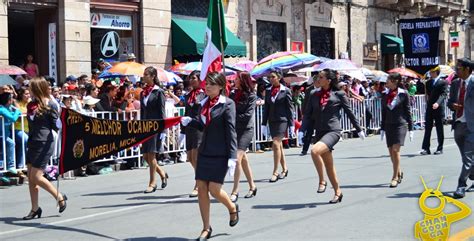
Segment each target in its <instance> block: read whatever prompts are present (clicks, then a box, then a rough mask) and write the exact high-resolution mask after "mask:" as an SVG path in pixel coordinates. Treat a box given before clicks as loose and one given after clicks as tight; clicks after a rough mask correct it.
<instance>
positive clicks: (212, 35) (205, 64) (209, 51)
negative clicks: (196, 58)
mask: <svg viewBox="0 0 474 241" xmlns="http://www.w3.org/2000/svg"><path fill="white" fill-rule="evenodd" d="M225 30H226V29H225V21H224V6H223V5H222V0H210V3H209V13H208V15H207V28H206V48H205V49H204V55H203V59H202V68H201V76H200V79H201V80H204V79H205V78H206V75H207V73H209V72H213V71H217V72H220V71H221V70H222V54H223V52H224V50H225V48H226V47H227V36H226V32H225ZM202 84H204V85H205V83H204V81H203V82H202Z"/></svg>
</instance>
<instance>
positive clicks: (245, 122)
mask: <svg viewBox="0 0 474 241" xmlns="http://www.w3.org/2000/svg"><path fill="white" fill-rule="evenodd" d="M229 97H230V98H231V99H234V97H235V92H232V93H231V94H230V96H229ZM256 102H257V95H255V93H253V92H251V93H250V94H249V95H247V94H243V96H242V98H241V99H240V101H239V102H238V103H235V110H236V118H235V129H236V130H247V129H252V128H253V127H254V125H255V123H254V116H255V105H256Z"/></svg>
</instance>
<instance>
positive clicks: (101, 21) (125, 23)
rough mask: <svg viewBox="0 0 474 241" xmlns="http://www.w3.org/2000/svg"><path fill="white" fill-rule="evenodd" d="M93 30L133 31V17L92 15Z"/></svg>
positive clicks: (103, 14) (105, 14)
mask: <svg viewBox="0 0 474 241" xmlns="http://www.w3.org/2000/svg"><path fill="white" fill-rule="evenodd" d="M91 28H104V29H117V30H132V16H129V15H116V14H109V13H91Z"/></svg>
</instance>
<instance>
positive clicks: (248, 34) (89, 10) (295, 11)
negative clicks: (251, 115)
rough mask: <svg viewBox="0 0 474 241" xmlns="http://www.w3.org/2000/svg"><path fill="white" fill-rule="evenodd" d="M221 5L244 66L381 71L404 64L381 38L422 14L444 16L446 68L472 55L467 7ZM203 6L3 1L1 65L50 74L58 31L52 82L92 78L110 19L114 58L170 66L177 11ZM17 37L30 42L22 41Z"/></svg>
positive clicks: (448, 0) (253, 0)
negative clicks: (298, 54)
mask: <svg viewBox="0 0 474 241" xmlns="http://www.w3.org/2000/svg"><path fill="white" fill-rule="evenodd" d="M223 2H224V10H225V14H226V26H227V28H228V29H229V30H230V31H231V32H233V33H234V34H235V35H236V36H237V37H238V38H239V39H240V40H241V41H242V42H243V43H244V44H245V45H246V47H247V56H246V57H245V58H247V59H251V60H255V61H256V60H258V59H260V58H261V57H262V56H264V55H266V54H269V53H272V52H274V51H286V50H293V49H300V50H303V51H307V52H311V53H313V54H315V55H318V56H324V57H330V58H350V59H352V60H353V61H354V62H356V63H358V64H361V65H364V66H366V67H368V68H371V69H386V68H388V67H391V66H395V65H396V64H397V62H398V63H399V62H400V61H401V59H400V57H401V56H400V55H384V54H383V53H382V51H381V35H382V34H389V35H392V36H394V37H397V36H400V33H399V31H398V25H397V20H398V19H403V18H414V17H417V16H420V15H422V16H442V17H443V26H442V30H441V31H440V42H439V43H440V46H441V47H440V55H441V61H442V63H446V62H447V61H448V60H449V59H451V60H452V59H456V58H459V57H463V56H467V57H471V58H473V57H474V28H473V24H474V17H473V15H474V14H472V9H473V6H472V5H473V3H472V2H473V1H472V0H223ZM179 3H181V5H179V6H178V5H177V4H179ZM191 3H192V4H194V5H192V4H191ZM208 3H209V1H208V0H186V1H181V0H179V1H178V0H130V1H109V0H44V1H38V0H37V1H35V0H2V1H0V63H6V64H18V63H19V59H20V57H21V55H24V54H26V53H27V51H30V52H31V53H32V54H33V55H34V56H35V59H36V60H37V62H38V64H39V66H40V72H41V73H42V74H45V75H48V74H49V73H50V69H51V64H52V63H51V51H50V47H51V41H49V39H48V38H49V37H51V36H50V35H51V31H48V27H50V24H51V23H54V24H55V30H56V31H55V33H57V34H55V37H56V38H55V42H54V43H55V44H56V46H55V48H56V51H55V52H54V54H55V57H56V59H55V63H53V64H55V68H56V71H57V73H56V75H57V76H59V77H58V79H59V80H61V79H62V78H64V77H65V76H67V75H70V74H74V75H79V74H83V73H89V72H90V70H91V68H94V67H95V62H96V61H97V57H98V56H101V55H100V52H101V51H102V50H105V51H107V48H105V49H104V47H103V45H104V41H105V42H106V43H113V41H112V40H113V37H114V36H116V35H112V34H110V31H108V30H107V28H105V27H104V26H105V24H109V23H110V21H109V22H108V21H106V20H104V18H115V19H119V20H120V19H122V20H123V23H121V24H122V25H119V26H116V27H113V28H112V30H114V32H117V33H118V35H119V36H118V37H119V39H120V42H121V47H120V48H117V50H116V52H117V51H119V52H118V53H113V54H115V55H114V56H113V57H111V58H118V56H119V55H120V54H123V53H128V52H133V53H134V54H135V55H136V56H137V59H138V61H140V62H143V63H145V64H150V65H157V66H161V67H167V66H170V65H171V64H173V59H174V57H175V56H173V49H174V48H178V47H179V46H173V45H172V23H171V22H172V19H173V18H174V17H175V15H176V12H179V13H178V14H184V15H188V17H198V18H202V19H204V18H205V15H206V12H207V11H206V8H205V7H203V6H206V4H207V6H208ZM186 4H189V6H201V8H200V9H192V11H176V9H177V8H186V6H187V5H186ZM469 9H471V10H469ZM185 10H186V9H185ZM193 15H197V16H193ZM25 19H26V20H25ZM28 19H30V20H29V21H27V20H28ZM109 20H110V19H109ZM122 20H120V21H122ZM463 20H465V21H463ZM25 22H29V25H28V24H25ZM23 29H26V31H24V30H23ZM104 29H105V30H104ZM17 30H18V31H17ZM450 31H459V38H460V43H461V44H460V46H459V48H457V49H453V48H450V45H449V44H450V43H449V32H450ZM19 32H20V33H21V32H24V33H29V35H18V33H19ZM106 37H109V38H106ZM104 39H105V40H104ZM107 41H108V42H107ZM110 41H112V42H110ZM117 41H118V40H117ZM29 45H32V46H33V47H31V46H29ZM109 47H110V46H109ZM109 50H110V49H109ZM105 53H107V52H105ZM106 55H107V56H109V55H110V54H106ZM237 60H239V58H230V59H228V60H227V61H228V63H232V62H235V61H237Z"/></svg>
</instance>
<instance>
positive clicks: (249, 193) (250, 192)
mask: <svg viewBox="0 0 474 241" xmlns="http://www.w3.org/2000/svg"><path fill="white" fill-rule="evenodd" d="M255 196H257V188H256V187H255V188H254V189H253V190H252V189H250V190H249V192H248V193H247V195H245V196H244V198H253V197H255Z"/></svg>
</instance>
